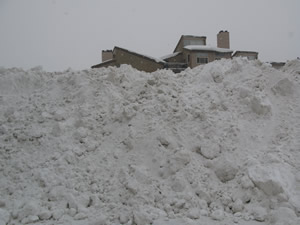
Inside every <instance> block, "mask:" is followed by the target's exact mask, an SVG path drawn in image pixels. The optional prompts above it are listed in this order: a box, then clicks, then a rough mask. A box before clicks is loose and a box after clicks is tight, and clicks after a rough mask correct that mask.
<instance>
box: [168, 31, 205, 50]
mask: <svg viewBox="0 0 300 225" xmlns="http://www.w3.org/2000/svg"><path fill="white" fill-rule="evenodd" d="M186 37H187V38H205V39H206V36H194V35H181V37H180V39H179V41H178V43H177V45H176V47H175V49H174V51H173V52H174V53H175V52H177V47H178V45H179V44H180V42H181V41H182V39H183V38H186Z"/></svg>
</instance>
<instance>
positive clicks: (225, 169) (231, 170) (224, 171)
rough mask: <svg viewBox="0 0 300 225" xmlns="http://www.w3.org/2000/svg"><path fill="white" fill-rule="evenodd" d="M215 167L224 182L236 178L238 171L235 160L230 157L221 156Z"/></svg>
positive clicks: (216, 172)
mask: <svg viewBox="0 0 300 225" xmlns="http://www.w3.org/2000/svg"><path fill="white" fill-rule="evenodd" d="M213 168H214V171H215V174H216V175H217V177H218V178H219V179H220V181H222V182H223V183H224V182H227V181H230V180H232V179H234V177H235V175H236V173H237V172H238V169H237V166H236V165H235V162H234V161H233V160H229V158H228V157H223V158H219V159H218V160H217V161H216V162H215V164H214V165H213Z"/></svg>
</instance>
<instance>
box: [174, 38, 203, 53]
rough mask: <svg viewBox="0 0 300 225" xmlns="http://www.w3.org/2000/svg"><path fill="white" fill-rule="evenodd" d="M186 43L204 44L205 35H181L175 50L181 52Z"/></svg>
mask: <svg viewBox="0 0 300 225" xmlns="http://www.w3.org/2000/svg"><path fill="white" fill-rule="evenodd" d="M188 45H206V37H205V36H192V35H182V36H181V38H180V39H179V41H178V44H177V45H176V48H175V50H174V53H175V52H182V50H183V48H184V47H185V46H188Z"/></svg>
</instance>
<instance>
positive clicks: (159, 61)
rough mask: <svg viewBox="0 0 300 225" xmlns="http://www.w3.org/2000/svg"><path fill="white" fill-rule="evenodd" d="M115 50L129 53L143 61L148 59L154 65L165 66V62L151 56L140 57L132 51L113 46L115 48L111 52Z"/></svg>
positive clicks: (140, 55)
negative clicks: (154, 63)
mask: <svg viewBox="0 0 300 225" xmlns="http://www.w3.org/2000/svg"><path fill="white" fill-rule="evenodd" d="M116 49H120V50H122V51H125V52H128V53H130V54H133V55H136V56H139V57H141V58H144V59H148V60H151V61H154V62H156V63H160V64H165V63H166V62H165V61H164V60H162V59H158V58H155V57H151V56H147V55H142V54H140V53H137V52H133V51H130V50H128V49H125V48H120V47H118V46H115V47H114V50H113V52H114V51H115V50H116Z"/></svg>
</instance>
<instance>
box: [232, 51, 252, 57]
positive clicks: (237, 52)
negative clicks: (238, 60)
mask: <svg viewBox="0 0 300 225" xmlns="http://www.w3.org/2000/svg"><path fill="white" fill-rule="evenodd" d="M239 53H246V54H249V53H250V54H258V52H253V51H236V52H235V53H234V54H233V56H235V55H236V54H239Z"/></svg>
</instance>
